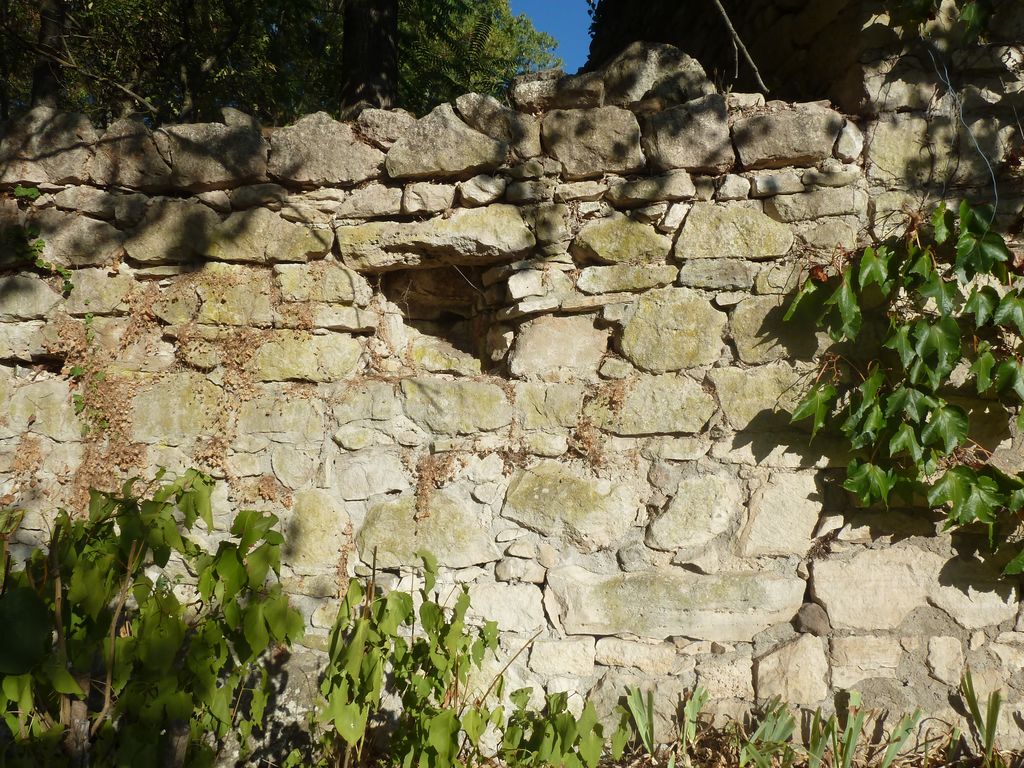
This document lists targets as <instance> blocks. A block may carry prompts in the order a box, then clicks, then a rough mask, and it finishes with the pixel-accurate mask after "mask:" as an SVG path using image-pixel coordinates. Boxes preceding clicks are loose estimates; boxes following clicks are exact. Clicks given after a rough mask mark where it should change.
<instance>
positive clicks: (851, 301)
mask: <svg viewBox="0 0 1024 768" xmlns="http://www.w3.org/2000/svg"><path fill="white" fill-rule="evenodd" d="M825 306H834V307H836V308H837V309H838V310H839V318H840V321H841V322H840V325H839V328H838V329H837V328H830V330H829V334H830V335H831V336H832V339H833V340H834V341H841V340H842V339H844V338H845V339H849V340H851V341H853V340H854V339H856V338H857V334H858V333H860V326H861V319H862V318H861V311H860V305H859V304H858V303H857V296H856V294H854V292H853V280H852V276H851V274H850V268H849V267H847V268H846V271H845V272H843V280H842V282H841V283H840V284H839V287H838V288H837V289H836V291H835V293H833V294H832V295H831V296H830V297H829V298H828V300H827V301H826V302H825Z"/></svg>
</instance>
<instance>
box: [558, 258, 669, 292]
mask: <svg viewBox="0 0 1024 768" xmlns="http://www.w3.org/2000/svg"><path fill="white" fill-rule="evenodd" d="M678 273H679V269H678V267H674V266H672V265H671V264H651V265H645V264H614V265H612V266H609V267H586V268H585V269H583V270H582V271H581V272H580V276H579V278H577V280H576V287H577V288H579V289H580V290H581V291H583V292H584V293H590V294H594V293H617V292H618V291H643V290H646V289H648V288H660V287H662V286H664V285H669V284H670V283H672V281H673V280H675V279H676V276H677V275H678Z"/></svg>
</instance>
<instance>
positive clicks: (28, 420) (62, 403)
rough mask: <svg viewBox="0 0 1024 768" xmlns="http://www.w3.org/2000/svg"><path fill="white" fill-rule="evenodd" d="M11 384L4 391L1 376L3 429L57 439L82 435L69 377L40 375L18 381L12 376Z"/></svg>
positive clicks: (72, 438) (66, 439)
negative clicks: (3, 404)
mask: <svg viewBox="0 0 1024 768" xmlns="http://www.w3.org/2000/svg"><path fill="white" fill-rule="evenodd" d="M10 384H11V387H10V390H9V391H7V392H4V391H3V384H2V380H0V395H4V397H3V401H4V403H5V408H4V410H5V416H6V418H5V420H4V424H3V432H4V433H7V432H8V430H9V431H10V434H11V435H18V434H20V433H22V432H31V433H33V434H36V435H43V436H44V437H48V438H50V439H51V440H55V441H57V442H67V441H76V440H79V439H81V437H82V426H83V425H82V423H81V422H80V421H79V420H78V417H77V416H76V415H75V411H74V406H73V404H72V402H71V390H70V387H69V383H68V381H66V380H64V379H42V380H40V381H29V380H26V381H22V382H19V380H18V379H12V380H11V382H10ZM4 436H5V437H6V436H7V434H4Z"/></svg>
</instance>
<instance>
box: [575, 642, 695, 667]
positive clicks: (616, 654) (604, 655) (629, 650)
mask: <svg viewBox="0 0 1024 768" xmlns="http://www.w3.org/2000/svg"><path fill="white" fill-rule="evenodd" d="M594 658H595V660H596V661H597V663H598V664H603V665H604V666H606V667H632V668H633V669H638V670H640V671H641V672H646V673H647V674H650V675H670V674H672V673H673V672H674V671H675V670H676V668H677V667H679V666H680V663H679V658H678V655H677V653H676V649H675V647H674V646H672V645H669V644H668V643H658V644H654V643H641V642H637V641H635V640H622V639H620V638H618V637H602V638H600V639H599V640H598V641H597V645H596V647H595V655H594Z"/></svg>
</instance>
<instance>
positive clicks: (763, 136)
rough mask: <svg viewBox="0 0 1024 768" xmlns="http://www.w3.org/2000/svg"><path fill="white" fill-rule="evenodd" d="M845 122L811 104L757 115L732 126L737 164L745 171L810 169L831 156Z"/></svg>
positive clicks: (828, 111)
mask: <svg viewBox="0 0 1024 768" xmlns="http://www.w3.org/2000/svg"><path fill="white" fill-rule="evenodd" d="M844 123H845V120H844V119H843V116H842V115H840V114H839V113H838V112H835V111H834V110H831V109H826V108H824V107H820V106H816V105H813V104H801V105H797V106H796V107H793V108H787V109H780V110H778V111H772V112H759V113H755V114H753V115H750V116H749V117H742V118H740V119H738V120H736V121H735V123H733V127H732V135H733V140H734V141H735V142H736V151H737V152H738V153H739V156H740V163H741V164H742V165H743V167H744V168H746V169H748V170H754V169H758V168H785V167H786V166H790V165H798V166H810V165H815V164H817V163H819V162H820V161H822V160H824V159H825V158H826V157H832V148H833V147H834V146H835V143H836V139H837V138H838V137H839V132H840V131H841V130H842V129H843V124H844Z"/></svg>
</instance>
